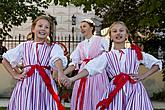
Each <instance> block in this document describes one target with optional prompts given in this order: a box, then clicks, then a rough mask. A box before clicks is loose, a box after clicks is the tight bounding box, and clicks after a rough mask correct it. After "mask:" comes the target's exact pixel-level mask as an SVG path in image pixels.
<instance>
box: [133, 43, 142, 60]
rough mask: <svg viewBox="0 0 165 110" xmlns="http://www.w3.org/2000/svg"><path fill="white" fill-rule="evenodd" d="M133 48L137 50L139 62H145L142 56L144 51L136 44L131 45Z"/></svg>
mask: <svg viewBox="0 0 165 110" xmlns="http://www.w3.org/2000/svg"><path fill="white" fill-rule="evenodd" d="M131 48H132V49H133V50H135V52H136V54H137V57H138V60H143V56H142V52H141V51H142V49H141V48H140V47H139V46H137V45H136V44H131Z"/></svg>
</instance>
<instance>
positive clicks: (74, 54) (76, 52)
mask: <svg viewBox="0 0 165 110" xmlns="http://www.w3.org/2000/svg"><path fill="white" fill-rule="evenodd" d="M79 51H80V47H79V44H78V45H77V47H76V49H75V50H74V51H73V52H72V53H71V55H70V59H71V63H70V64H69V65H74V66H76V67H77V68H78V63H79V61H80V52H79Z"/></svg>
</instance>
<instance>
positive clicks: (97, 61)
mask: <svg viewBox="0 0 165 110" xmlns="http://www.w3.org/2000/svg"><path fill="white" fill-rule="evenodd" d="M106 66H107V57H106V53H105V52H104V53H103V54H102V55H100V56H98V57H96V58H94V59H93V60H91V61H89V63H87V64H86V65H85V66H84V68H83V69H86V70H87V71H88V72H89V75H90V76H92V75H95V74H99V73H103V70H104V69H105V68H106Z"/></svg>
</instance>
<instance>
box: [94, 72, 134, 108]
mask: <svg viewBox="0 0 165 110" xmlns="http://www.w3.org/2000/svg"><path fill="white" fill-rule="evenodd" d="M127 81H130V83H131V84H134V83H136V82H135V81H134V80H133V79H131V77H130V76H129V75H128V74H125V73H120V74H119V75H117V76H115V79H114V81H113V83H114V85H116V87H115V89H114V90H113V91H112V92H110V93H109V95H108V98H107V99H103V100H102V101H100V102H99V103H98V104H97V105H96V109H97V108H98V107H101V108H100V110H105V109H106V108H108V107H109V104H110V103H111V102H112V100H113V98H114V97H115V96H116V94H117V93H118V92H119V90H120V89H121V88H122V87H123V86H124V84H125V83H126V82H127Z"/></svg>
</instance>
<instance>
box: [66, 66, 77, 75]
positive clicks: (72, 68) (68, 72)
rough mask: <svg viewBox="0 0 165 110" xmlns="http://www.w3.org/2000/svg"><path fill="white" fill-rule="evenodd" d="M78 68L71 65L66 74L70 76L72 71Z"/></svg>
mask: <svg viewBox="0 0 165 110" xmlns="http://www.w3.org/2000/svg"><path fill="white" fill-rule="evenodd" d="M75 69H76V67H75V66H74V65H70V66H69V67H68V68H67V69H65V71H64V74H65V75H67V74H70V73H71V72H72V71H74V70H75Z"/></svg>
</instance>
